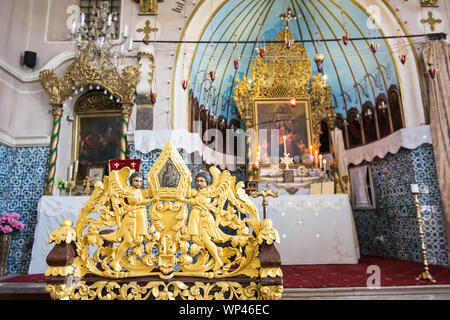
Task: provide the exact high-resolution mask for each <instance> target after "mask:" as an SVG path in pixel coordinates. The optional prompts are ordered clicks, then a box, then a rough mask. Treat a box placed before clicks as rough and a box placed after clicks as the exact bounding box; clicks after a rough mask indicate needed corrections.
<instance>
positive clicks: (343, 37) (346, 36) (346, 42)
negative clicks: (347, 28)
mask: <svg viewBox="0 0 450 320" xmlns="http://www.w3.org/2000/svg"><path fill="white" fill-rule="evenodd" d="M341 39H342V42H343V43H344V46H347V45H348V43H349V41H350V36H349V35H348V34H346V35H344V36H342V37H341Z"/></svg>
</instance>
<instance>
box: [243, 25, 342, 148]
mask: <svg viewBox="0 0 450 320" xmlns="http://www.w3.org/2000/svg"><path fill="white" fill-rule="evenodd" d="M274 40H275V41H274V42H271V43H269V44H268V45H266V46H265V47H262V48H258V51H259V55H258V56H257V57H256V59H255V60H254V62H253V66H252V73H251V75H252V79H251V81H250V80H249V79H247V77H246V76H244V77H243V79H242V80H240V79H239V78H237V79H236V82H237V85H236V87H235V89H234V100H235V102H236V106H237V109H238V111H239V114H240V116H241V118H242V120H243V121H244V124H245V127H246V128H255V127H257V123H256V121H257V120H256V119H257V115H256V110H255V108H256V106H255V101H258V100H264V99H277V100H286V101H289V99H291V98H293V97H295V98H296V99H297V100H300V99H304V100H307V101H309V103H310V105H311V119H310V120H311V122H312V131H313V132H312V140H313V144H314V145H315V146H320V140H319V138H320V134H321V126H320V121H321V120H322V119H326V120H328V121H330V120H331V122H333V119H335V117H336V115H335V112H334V106H333V105H332V99H333V95H332V91H331V87H330V85H329V84H328V83H327V82H326V81H325V78H324V75H323V74H322V73H317V74H315V75H312V66H311V61H310V59H309V58H308V56H307V52H306V50H305V47H304V46H303V45H302V44H299V43H296V42H295V41H294V38H293V36H292V33H291V32H290V31H289V30H287V29H285V30H282V31H280V32H279V33H278V35H277V37H276V38H275V39H274ZM287 43H289V45H287ZM261 53H263V54H261Z"/></svg>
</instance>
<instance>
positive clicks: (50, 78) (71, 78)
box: [39, 44, 139, 112]
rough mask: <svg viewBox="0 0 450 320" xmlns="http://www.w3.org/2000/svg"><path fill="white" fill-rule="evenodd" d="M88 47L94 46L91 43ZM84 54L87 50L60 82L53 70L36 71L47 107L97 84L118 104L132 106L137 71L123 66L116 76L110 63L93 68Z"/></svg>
mask: <svg viewBox="0 0 450 320" xmlns="http://www.w3.org/2000/svg"><path fill="white" fill-rule="evenodd" d="M90 45H91V46H94V44H90ZM90 49H91V50H92V48H90ZM88 52H89V50H86V51H84V52H82V53H81V54H80V55H79V56H78V57H77V58H75V59H74V61H73V62H72V64H70V65H69V66H68V67H67V69H66V70H65V71H64V73H63V75H62V76H61V78H60V79H58V76H57V75H56V74H55V72H54V71H53V70H48V69H47V70H42V71H41V72H40V75H39V80H40V83H41V85H42V86H43V87H44V89H45V90H46V92H47V93H48V96H49V102H50V104H51V105H52V106H60V105H62V104H63V103H64V101H66V100H67V99H68V98H69V97H70V96H72V95H73V94H74V92H75V91H76V90H78V89H79V88H82V87H84V86H89V85H93V86H97V85H98V86H101V87H102V88H104V89H106V90H108V91H109V93H110V94H111V95H112V96H114V97H115V99H118V101H120V103H121V104H122V105H130V104H132V100H133V97H134V93H135V90H136V85H137V83H138V81H139V70H138V68H136V67H134V66H127V67H124V68H123V70H122V73H121V74H120V73H119V72H118V70H117V69H116V67H115V66H114V65H113V63H112V62H111V61H109V60H104V61H103V63H102V64H101V65H97V61H95V60H94V59H93V57H92V56H91V55H89V54H88ZM124 112H130V111H129V110H125V111H124Z"/></svg>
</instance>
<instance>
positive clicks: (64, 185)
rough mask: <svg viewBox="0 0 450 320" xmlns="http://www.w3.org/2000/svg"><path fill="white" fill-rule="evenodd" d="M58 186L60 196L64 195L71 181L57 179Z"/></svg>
mask: <svg viewBox="0 0 450 320" xmlns="http://www.w3.org/2000/svg"><path fill="white" fill-rule="evenodd" d="M56 185H57V186H58V188H59V195H63V194H64V190H66V189H67V188H68V187H69V181H67V180H61V179H59V178H58V179H56Z"/></svg>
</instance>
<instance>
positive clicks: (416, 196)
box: [411, 184, 436, 282]
mask: <svg viewBox="0 0 450 320" xmlns="http://www.w3.org/2000/svg"><path fill="white" fill-rule="evenodd" d="M411 193H412V194H413V195H414V204H415V205H416V212H417V223H418V224H419V233H420V242H421V245H422V255H423V264H424V267H425V271H424V272H422V273H421V274H420V275H419V276H418V277H417V278H416V280H420V279H424V280H427V279H428V280H430V281H431V282H436V280H434V278H433V276H432V275H431V274H430V270H429V268H428V260H427V248H426V246H425V240H424V236H423V228H422V218H421V216H420V204H419V194H420V191H419V186H418V185H417V184H412V185H411Z"/></svg>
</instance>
